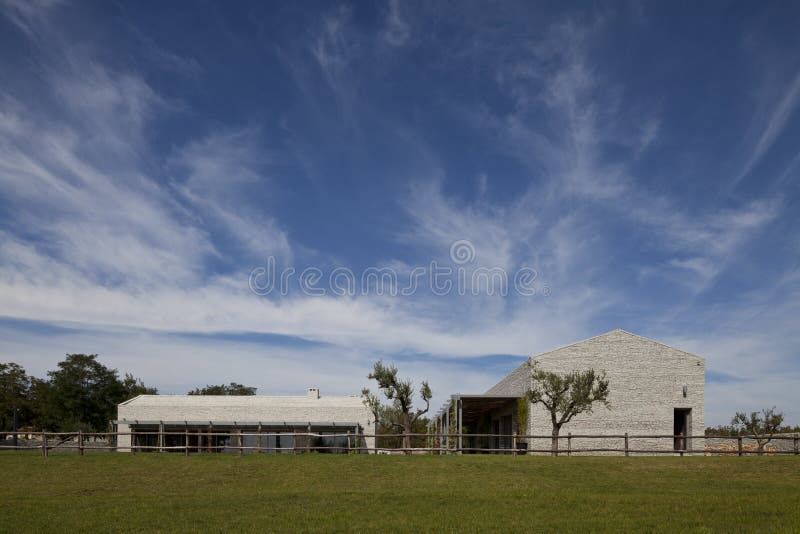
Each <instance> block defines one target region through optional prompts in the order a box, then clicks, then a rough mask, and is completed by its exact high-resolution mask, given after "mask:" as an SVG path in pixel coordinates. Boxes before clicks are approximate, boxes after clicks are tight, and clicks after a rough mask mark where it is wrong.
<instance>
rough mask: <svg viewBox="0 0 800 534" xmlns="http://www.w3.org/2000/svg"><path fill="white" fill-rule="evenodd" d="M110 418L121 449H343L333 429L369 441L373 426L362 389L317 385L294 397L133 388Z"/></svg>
mask: <svg viewBox="0 0 800 534" xmlns="http://www.w3.org/2000/svg"><path fill="white" fill-rule="evenodd" d="M114 424H115V426H116V431H117V432H118V433H119V434H120V435H119V436H118V441H117V449H118V450H119V451H123V452H130V451H131V450H132V449H134V450H137V451H152V450H166V451H169V450H176V451H183V450H185V448H186V447H187V445H188V448H189V451H190V452H224V451H238V450H239V447H240V446H241V447H245V448H246V449H245V450H246V451H255V450H261V451H263V452H293V451H304V450H319V451H330V452H344V451H346V450H347V445H348V444H347V437H346V436H339V437H334V436H333V434H346V433H348V432H349V433H350V434H351V440H350V447H351V448H363V447H365V446H366V447H369V448H371V447H373V446H374V438H372V437H363V435H364V434H368V435H374V434H375V422H374V421H372V415H371V414H370V411H369V410H368V409H367V408H366V407H365V406H364V403H363V402H362V399H361V397H357V396H349V397H324V396H321V395H320V392H319V389H317V388H309V389H308V392H307V394H306V395H305V396H296V397H277V396H266V395H236V396H226V395H139V396H138V397H134V398H133V399H130V400H128V401H125V402H123V403H122V404H120V405H119V406H118V408H117V420H116V421H114ZM309 433H311V434H314V436H311V437H310V438H309V437H307V436H305V435H302V434H309ZM259 434H260V435H259ZM298 434H300V435H298ZM326 447H338V448H336V449H329V448H326Z"/></svg>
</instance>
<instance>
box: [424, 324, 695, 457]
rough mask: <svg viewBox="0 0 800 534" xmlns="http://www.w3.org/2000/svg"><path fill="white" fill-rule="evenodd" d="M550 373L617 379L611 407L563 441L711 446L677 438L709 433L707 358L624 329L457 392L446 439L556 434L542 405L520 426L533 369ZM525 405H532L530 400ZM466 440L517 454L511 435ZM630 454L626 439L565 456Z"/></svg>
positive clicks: (581, 420) (542, 442) (565, 431)
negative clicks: (479, 388) (472, 391)
mask: <svg viewBox="0 0 800 534" xmlns="http://www.w3.org/2000/svg"><path fill="white" fill-rule="evenodd" d="M532 365H536V366H537V367H539V368H541V369H543V370H545V371H553V372H557V373H568V372H570V371H585V370H587V369H594V370H595V371H605V373H606V377H607V379H608V381H609V390H610V392H609V396H608V402H609V406H608V408H606V407H605V406H603V405H602V404H599V403H598V404H595V406H594V409H593V412H592V413H584V414H581V415H578V416H576V417H575V418H574V419H573V420H572V421H570V422H569V423H567V424H565V425H564V426H563V427H562V428H561V436H562V437H567V436H568V435H569V434H570V433H572V434H574V435H603V436H612V435H617V436H621V435H624V434H625V433H628V434H630V435H663V436H665V437H664V438H659V439H655V438H647V439H645V438H630V439H629V440H628V441H629V443H628V445H629V448H630V449H637V450H651V451H652V450H660V451H672V450H674V451H680V450H687V449H695V450H698V449H702V448H703V446H704V440H703V439H702V438H698V439H694V440H692V439H674V438H670V437H669V436H675V435H683V436H692V435H694V436H702V435H703V434H704V431H705V426H704V412H705V360H704V359H703V358H702V357H700V356H696V355H694V354H691V353H688V352H685V351H682V350H679V349H675V348H672V347H670V346H667V345H665V344H663V343H659V342H658V341H654V340H652V339H647V338H644V337H641V336H637V335H635V334H631V333H629V332H625V331H624V330H619V329H618V330H613V331H611V332H607V333H605V334H602V335H599V336H596V337H593V338H590V339H587V340H584V341H580V342H578V343H574V344H572V345H569V346H566V347H562V348H559V349H555V350H552V351H549V352H545V353H543V354H539V355H536V356H531V357H530V358H529V359H528V360H527V361H525V362H524V363H523V364H522V365H520V366H519V367H518V368H517V369H515V370H514V371H512V372H511V373H510V374H509V375H508V376H506V377H505V378H503V379H502V380H500V382H498V383H497V384H495V385H494V386H492V387H491V388H490V389H489V390H488V391H486V392H485V393H483V394H478V395H465V394H460V393H459V394H456V395H452V397H451V399H450V400H449V401H448V402H447V403H446V404H445V406H444V407H443V408H442V410H441V411H440V412H439V414H438V416H437V418H436V429H437V432H438V433H444V432H443V431H444V430H447V429H450V433H452V432H458V429H459V428H460V429H461V433H463V434H469V433H472V434H502V435H510V434H512V433H514V432H517V433H518V434H519V435H530V436H549V435H550V434H551V431H552V422H551V419H550V414H549V413H548V412H547V411H546V410H545V409H544V408H543V407H542V406H541V405H539V404H536V405H533V404H530V403H529V404H528V412H529V417H528V421H527V425H525V424H523V425H520V424H519V421H517V409H516V408H517V402H519V399H520V398H522V397H524V396H525V393H526V391H527V390H528V389H530V387H531V385H532V382H531V366H532ZM523 402H524V401H523ZM466 439H467V438H464V439H459V440H458V443H457V444H456V446H458V444H459V443H460V446H461V448H464V449H466V448H487V449H510V448H511V446H512V443H511V439H509V438H507V437H502V438H493V439H488V440H486V439H484V440H477V441H475V440H473V441H470V442H466V441H465V440H466ZM519 441H520V442H524V443H525V446H526V447H527V448H528V449H532V450H546V449H549V448H550V440H549V438H543V439H528V440H525V439H522V438H521V439H520V440H519ZM568 445H571V447H572V449H622V448H624V438H619V437H614V438H611V437H609V438H602V439H597V438H592V439H589V438H574V439H570V440H569V442H568V441H567V440H566V439H562V440H561V442H560V448H561V450H562V451H563V450H565V449H566V448H567V446H568Z"/></svg>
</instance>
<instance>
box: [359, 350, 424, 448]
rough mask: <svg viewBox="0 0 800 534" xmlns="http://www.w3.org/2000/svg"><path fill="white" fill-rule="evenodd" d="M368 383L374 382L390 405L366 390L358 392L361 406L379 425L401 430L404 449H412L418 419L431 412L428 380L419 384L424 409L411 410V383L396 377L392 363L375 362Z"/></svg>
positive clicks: (412, 389)
mask: <svg viewBox="0 0 800 534" xmlns="http://www.w3.org/2000/svg"><path fill="white" fill-rule="evenodd" d="M367 378H369V379H370V380H375V381H376V382H377V383H378V387H379V388H380V390H381V391H382V392H383V394H384V396H385V397H386V398H387V399H388V400H390V401H392V403H391V405H390V406H384V405H383V404H382V403H381V401H380V399H378V397H377V396H376V395H374V394H373V393H372V392H371V391H370V390H369V388H364V389H362V390H361V395H362V397H363V398H364V404H365V406H367V407H368V408H369V409H370V411H371V412H372V414H373V417H375V421H376V423H378V424H379V425H380V426H384V427H388V428H392V429H395V430H400V431H401V432H402V433H403V434H404V436H403V447H404V448H410V447H411V437H410V436H409V434H411V433H413V430H414V428H415V426H416V425H417V423H418V421H419V420H420V417H421V416H422V415H424V414H425V413H427V412H428V410H429V409H430V400H431V398H432V397H433V393H432V392H431V388H430V386H429V385H428V382H427V381H423V382H422V386H421V387H420V390H419V394H420V397H421V398H422V402H424V403H425V407H424V408H419V409H417V410H415V409H414V394H415V390H414V382H413V381H412V380H411V379H400V378H398V376H397V367H395V366H394V365H393V364H390V365H384V363H383V362H382V361H377V362H375V364H374V366H373V369H372V372H371V373H370V374H369V375H367Z"/></svg>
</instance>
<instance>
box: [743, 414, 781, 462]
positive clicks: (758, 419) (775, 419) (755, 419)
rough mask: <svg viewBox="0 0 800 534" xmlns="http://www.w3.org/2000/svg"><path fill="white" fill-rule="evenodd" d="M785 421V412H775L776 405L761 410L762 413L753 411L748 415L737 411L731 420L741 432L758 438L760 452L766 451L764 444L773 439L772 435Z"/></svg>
mask: <svg viewBox="0 0 800 534" xmlns="http://www.w3.org/2000/svg"><path fill="white" fill-rule="evenodd" d="M781 423H783V414H782V413H780V412H778V413H775V407H774V406H773V407H772V408H769V409H763V410H761V413H758V412H751V413H750V415H749V416H748V415H747V414H746V413H744V412H736V415H734V416H733V419H732V420H731V426H733V427H734V428H735V429H737V430H739V431H740V432H746V433H747V434H750V435H752V436H753V438H754V439H755V440H756V444H757V450H758V454H763V453H764V446H765V445H766V444H767V443H769V442H770V441H772V436H773V435H774V434H775V433H776V432H777V431H778V429H779V428H780V426H781Z"/></svg>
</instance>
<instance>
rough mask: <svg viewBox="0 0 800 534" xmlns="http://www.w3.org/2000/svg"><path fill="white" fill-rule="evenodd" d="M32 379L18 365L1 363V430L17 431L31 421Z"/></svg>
mask: <svg viewBox="0 0 800 534" xmlns="http://www.w3.org/2000/svg"><path fill="white" fill-rule="evenodd" d="M30 393H31V377H29V376H28V373H26V372H25V369H24V368H23V367H22V366H21V365H19V364H16V363H13V362H8V363H0V430H6V429H16V428H19V426H20V425H24V424H27V423H28V421H29V419H30V408H31V405H30Z"/></svg>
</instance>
